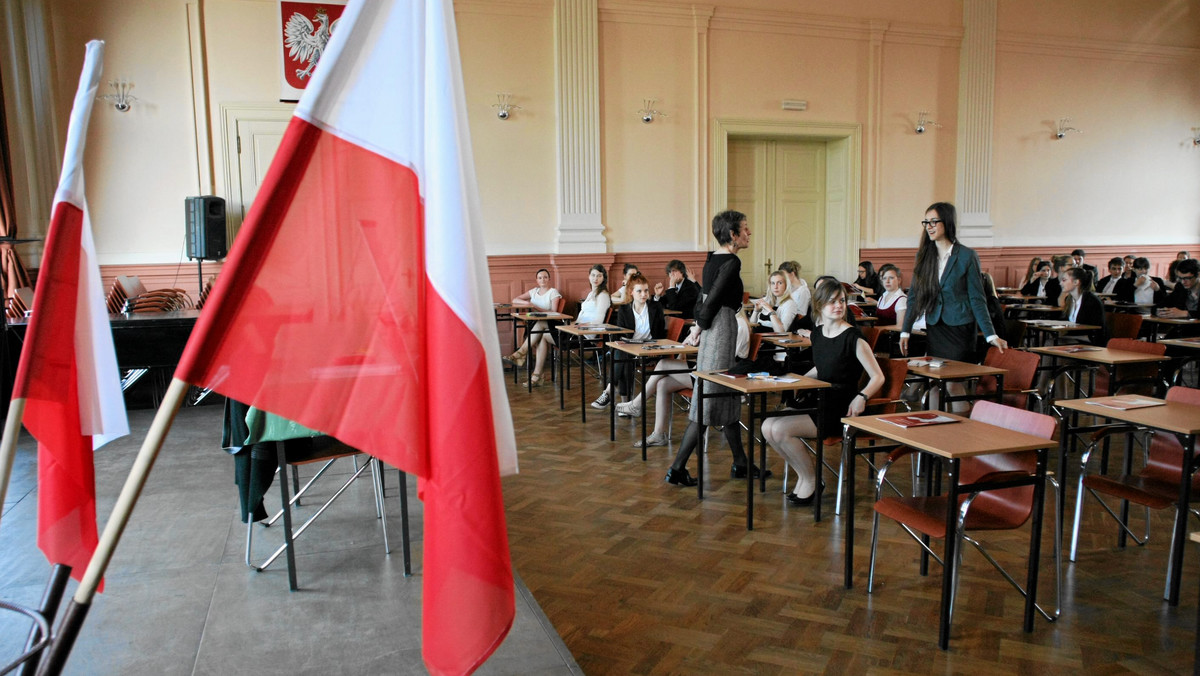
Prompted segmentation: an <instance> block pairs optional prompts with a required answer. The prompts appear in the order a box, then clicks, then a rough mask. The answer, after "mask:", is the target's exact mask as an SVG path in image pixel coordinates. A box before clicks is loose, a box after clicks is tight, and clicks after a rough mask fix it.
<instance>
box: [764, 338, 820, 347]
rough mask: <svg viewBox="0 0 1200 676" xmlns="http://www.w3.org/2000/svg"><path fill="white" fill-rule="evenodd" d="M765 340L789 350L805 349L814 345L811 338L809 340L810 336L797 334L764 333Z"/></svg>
mask: <svg viewBox="0 0 1200 676" xmlns="http://www.w3.org/2000/svg"><path fill="white" fill-rule="evenodd" d="M763 342H764V343H770V344H772V345H774V346H776V347H782V348H785V349H789V350H791V349H800V350H803V349H805V348H808V347H812V341H811V340H809V339H808V338H804V337H802V336H797V335H795V334H787V335H783V336H781V335H777V334H769V335H764V336H763Z"/></svg>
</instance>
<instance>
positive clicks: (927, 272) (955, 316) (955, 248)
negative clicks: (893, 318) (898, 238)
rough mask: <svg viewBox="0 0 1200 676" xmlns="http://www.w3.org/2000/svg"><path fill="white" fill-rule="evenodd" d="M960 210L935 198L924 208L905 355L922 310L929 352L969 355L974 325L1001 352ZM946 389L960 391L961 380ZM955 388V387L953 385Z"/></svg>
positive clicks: (953, 392)
mask: <svg viewBox="0 0 1200 676" xmlns="http://www.w3.org/2000/svg"><path fill="white" fill-rule="evenodd" d="M957 221H958V212H957V210H956V209H955V208H954V205H953V204H950V203H948V202H938V203H936V204H933V205H932V206H930V207H929V209H927V210H926V211H925V220H923V221H921V226H922V227H923V228H924V229H925V236H923V237H922V238H921V244H920V248H918V249H917V265H916V269H915V270H914V274H913V285H912V289H911V290H910V292H909V301H910V302H909V308H908V312H907V313H905V317H904V327H903V331H902V332H901V333H900V352H901V354H903V355H905V356H908V339H909V336H910V334H911V333H912V325H913V322H914V321H916V318H917V317H919V316H921V315H922V314H924V315H925V323H926V330H925V331H926V335H927V336H928V338H929V355H930V356H932V357H941V358H943V359H954V360H957V361H972V358H973V356H974V352H975V327H976V326H977V325H978V327H979V330H980V331H981V332H982V333H983V335H984V336H985V337H986V340H987V342H988V343H989V344H991V345H995V346H996V347H998V348H1000V351H1001V352H1003V351H1004V349H1005V348H1006V347H1008V343H1007V342H1005V341H1004V339H1003V338H1001V337H1000V336H998V335H996V331H995V330H994V329H993V328H992V319H991V317H990V316H989V315H988V307H987V298H986V297H985V296H984V294H983V281H982V275H981V274H980V268H979V256H978V255H976V253H975V251H974V250H973V249H970V248H968V247H966V246H963V245H962V244H961V243H959V241H958V237H957V229H958V227H957V226H958V223H957ZM950 385H951V387H950V394H951V395H952V396H953V395H957V394H962V393H963V391H964V390H963V386H962V385H961V384H959V383H950ZM956 390H957V391H956Z"/></svg>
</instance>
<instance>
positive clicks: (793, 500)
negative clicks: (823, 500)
mask: <svg viewBox="0 0 1200 676" xmlns="http://www.w3.org/2000/svg"><path fill="white" fill-rule="evenodd" d="M821 491H822V492H824V491H825V482H824V481H822V482H821ZM816 498H817V491H815V490H814V491H813V492H812V494H811V495H809V496H808V497H807V498H802V497H800V496H798V495H796V494H795V493H788V494H787V501H788V503H789V504H792V505H795V506H796V507H809V506H811V505H812V503H813V500H815V499H816Z"/></svg>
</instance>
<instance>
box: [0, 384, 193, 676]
mask: <svg viewBox="0 0 1200 676" xmlns="http://www.w3.org/2000/svg"><path fill="white" fill-rule="evenodd" d="M187 390H188V384H187V383H185V382H184V381H182V380H180V379H178V378H172V379H171V385H170V387H168V388H167V394H166V396H165V397H163V402H162V405H161V406H159V407H158V413H157V414H155V416H154V422H153V423H152V424H151V425H150V431H149V432H147V433H146V439H145V441H143V442H142V449H141V450H140V451H138V455H137V458H136V459H135V460H134V462H133V467H132V468H131V469H130V470H129V477H128V478H126V479H125V486H124V487H123V488H122V489H121V495H120V496H119V497H117V504H116V505H114V506H113V511H112V515H111V516H109V517H108V522H107V523H105V524H104V533H102V534H101V535H100V542H99V544H97V545H96V552H95V553H94V554H93V555H92V560H91V561H89V562H88V567H87V571H85V572H84V574H83V579H81V580H80V581H79V587H78V589H76V590H75V596H74V598H72V599H71V603H70V604H69V605H68V606H67V609H66V611H65V612H64V613H63V618H62V620H61V621H60V622H59V623H58V628H57V630H56V631H55V632H54V638H53V640H52V641H51V642H50V645H49V646H48V647H47V648H46V651H45V652H44V653H43V654H42V664H41V668H39V669H38V672H37V673H38V676H57V675H58V674H60V673H62V669H63V666H65V665H66V663H67V658H68V657H70V656H71V648H72V647H73V646H74V645H75V639H76V638H77V637H78V636H79V630H80V629H81V628H82V627H83V621H84V619H86V617H87V613H88V610H90V609H91V605H92V598H93V597H95V595H96V588H97V587H99V586H100V580H101V579H102V578H103V577H104V571H106V570H107V569H108V564H109V562H110V561H112V556H113V553H114V552H115V551H116V549H117V543H118V542H120V540H121V535H122V534H123V533H124V532H125V526H126V525H128V524H129V517H130V516H131V515H132V514H133V508H134V505H136V504H137V501H138V497H139V496H140V495H141V494H142V489H143V488H144V487H145V486H146V479H147V478H149V476H150V470H151V469H153V468H154V461H155V460H156V459H157V458H158V452H159V451H160V450H161V449H162V445H163V441H164V440H166V438H167V433H168V432H170V431H171V423H173V422H174V421H175V414H176V413H178V412H179V407H180V406H181V405H182V404H183V398H184V396H185V395H186V394H187ZM5 431H6V434H7V427H6V428H5Z"/></svg>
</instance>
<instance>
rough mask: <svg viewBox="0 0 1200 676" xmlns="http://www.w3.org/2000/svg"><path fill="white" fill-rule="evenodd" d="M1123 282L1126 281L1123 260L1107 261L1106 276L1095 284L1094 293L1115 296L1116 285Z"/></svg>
mask: <svg viewBox="0 0 1200 676" xmlns="http://www.w3.org/2000/svg"><path fill="white" fill-rule="evenodd" d="M1123 281H1126V278H1125V261H1124V259H1121V258H1115V257H1114V258H1110V259H1109V261H1108V274H1107V275H1105V276H1104V277H1101V278H1100V281H1098V282H1096V293H1111V294H1115V293H1117V285H1119V284H1120V283H1121V282H1123Z"/></svg>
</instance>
